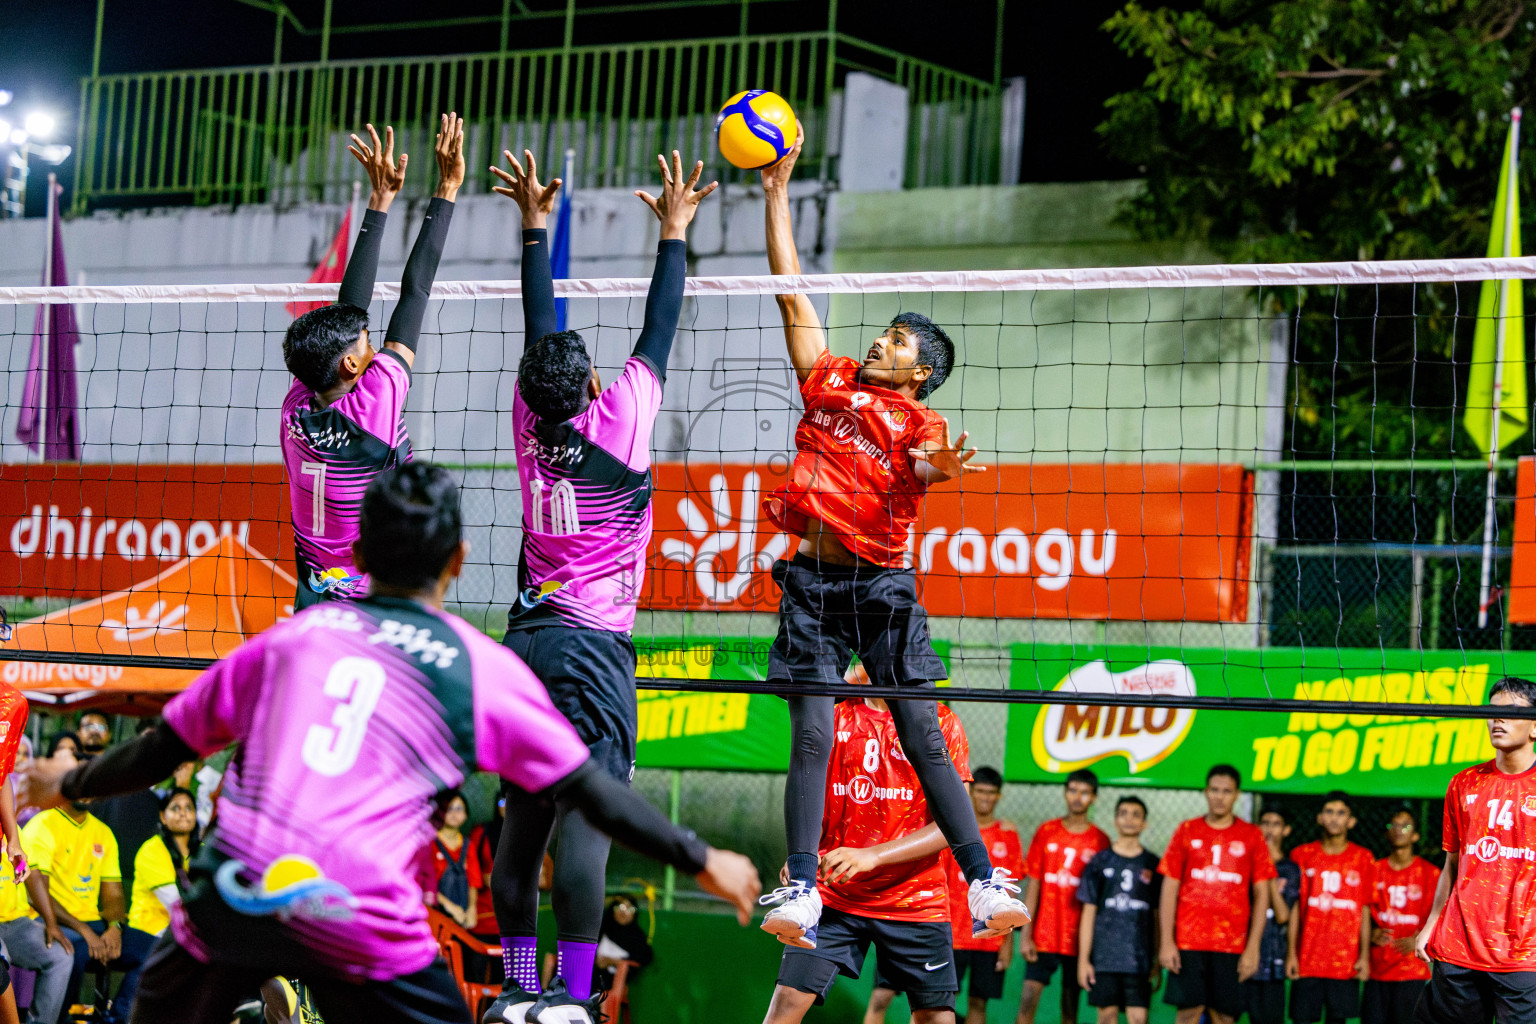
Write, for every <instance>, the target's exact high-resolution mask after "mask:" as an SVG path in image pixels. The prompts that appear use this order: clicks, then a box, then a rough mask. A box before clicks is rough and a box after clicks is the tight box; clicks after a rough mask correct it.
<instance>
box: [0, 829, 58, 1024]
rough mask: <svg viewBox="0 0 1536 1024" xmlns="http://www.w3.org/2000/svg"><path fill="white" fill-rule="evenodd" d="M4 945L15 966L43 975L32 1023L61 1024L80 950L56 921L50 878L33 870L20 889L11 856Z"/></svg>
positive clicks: (5, 877)
mask: <svg viewBox="0 0 1536 1024" xmlns="http://www.w3.org/2000/svg"><path fill="white" fill-rule="evenodd" d="M0 943H3V944H4V946H5V951H6V953H7V954H8V956H9V959H10V961H11V963H13V964H15V965H16V966H17V967H21V968H24V969H25V970H29V971H36V972H37V983H36V984H35V985H34V986H33V987H32V1005H31V1006H30V1007H28V1009H27V1022H28V1024H55V1022H56V1021H58V1019H59V1013H60V1011H62V1010H63V1009H64V993H65V991H66V990H67V989H68V988H69V975H70V971H71V969H72V968H73V967H74V962H75V959H74V949H73V947H72V946H71V945H70V942H69V940H68V939H67V938H65V937H64V932H63V930H62V929H61V928H60V927H59V923H58V919H57V918H55V917H54V914H53V902H52V901H51V900H50V899H49V898H48V881H47V879H45V878H44V877H43V876H42V875H41V874H39V873H38V872H37V871H35V870H31V871H28V873H27V879H26V882H25V883H24V884H23V885H17V884H16V875H15V873H14V872H13V871H12V870H11V864H10V859H9V858H5V857H0Z"/></svg>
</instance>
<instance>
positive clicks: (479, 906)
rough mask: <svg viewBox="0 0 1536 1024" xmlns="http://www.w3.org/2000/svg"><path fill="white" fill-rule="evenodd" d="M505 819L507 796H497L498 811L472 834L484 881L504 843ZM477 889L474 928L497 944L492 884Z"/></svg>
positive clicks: (473, 846) (471, 841)
mask: <svg viewBox="0 0 1536 1024" xmlns="http://www.w3.org/2000/svg"><path fill="white" fill-rule="evenodd" d="M506 820H507V799H506V797H503V796H498V797H497V798H496V811H495V813H494V814H493V815H492V817H491V820H490V821H488V822H486V823H485V824H484V825H476V826H475V827H474V829H473V830H472V831H471V832H470V833H469V845H470V848H471V849H472V850H473V851H474V855H475V860H476V861H477V862H478V863H479V865H480V879H481V881H482V882H483V881H484V880H485V879H487V878H490V877H491V862H492V860H493V859H494V858H495V856H496V846H497V844H498V843H500V842H501V829H502V826H503V825H504V824H506ZM475 892H476V900H475V927H474V928H473V929H472V930H473V931H474V933H475V934H476V935H478V936H480V937H481V938H483V939H485V940H486V941H487V942H491V943H495V942H496V941H498V940H499V938H500V932H499V930H498V929H497V927H496V908H495V907H494V906H492V904H491V887H490V886H489V885H481V886H480V887H479V888H478V889H477V890H475Z"/></svg>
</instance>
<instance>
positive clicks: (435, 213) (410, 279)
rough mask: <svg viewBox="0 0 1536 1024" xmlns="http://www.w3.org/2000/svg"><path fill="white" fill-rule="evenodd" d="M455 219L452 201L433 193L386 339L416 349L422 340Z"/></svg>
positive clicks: (402, 276) (413, 247) (406, 270)
mask: <svg viewBox="0 0 1536 1024" xmlns="http://www.w3.org/2000/svg"><path fill="white" fill-rule="evenodd" d="M452 221H453V204H452V203H451V202H449V201H448V200H446V199H439V198H437V197H435V196H434V197H433V199H432V201H431V202H430V203H428V204H427V215H426V217H425V218H423V219H422V222H421V231H420V232H419V233H417V235H416V244H415V245H414V246H412V247H411V258H410V259H408V260H406V261H405V273H404V274H402V275H401V276H400V301H399V302H398V303H396V304H395V313H394V315H393V316H391V317H390V318H389V329H388V330H386V331H385V332H384V340H385V341H386V342H389V341H398V342H399V343H400V344H402V345H404V346H405V347H406V348H408V349H410V350H411V351H412V352H415V351H416V344H417V342H419V341H420V340H421V321H422V319H423V318H424V317H425V316H426V315H427V298H428V296H430V295H431V294H432V280H433V278H435V277H437V264H438V261H439V260H441V259H442V258H443V243H445V242H446V241H448V225H449V224H450V223H452Z"/></svg>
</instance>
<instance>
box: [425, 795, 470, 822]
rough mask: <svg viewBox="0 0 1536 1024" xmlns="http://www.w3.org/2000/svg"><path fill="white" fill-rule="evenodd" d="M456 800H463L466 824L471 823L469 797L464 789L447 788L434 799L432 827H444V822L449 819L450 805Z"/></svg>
mask: <svg viewBox="0 0 1536 1024" xmlns="http://www.w3.org/2000/svg"><path fill="white" fill-rule="evenodd" d="M455 800H460V801H463V803H464V815H465V822H464V824H466V825H468V824H469V821H468V816H469V798H468V797H466V796H465V795H464V791H463V790H459V789H445V790H443V791H442V792H441V793H439V794H437V799H436V800H435V801H433V805H432V827H433V828H434V829H438V828H442V827H443V823H444V822H445V821H447V820H448V805H449V804H451V803H453V802H454V801H455Z"/></svg>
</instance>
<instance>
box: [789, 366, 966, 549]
mask: <svg viewBox="0 0 1536 1024" xmlns="http://www.w3.org/2000/svg"><path fill="white" fill-rule="evenodd" d="M858 373H859V363H858V361H857V360H854V359H848V358H846V357H835V356H833V355H832V354H831V353H830V352H823V353H822V354H821V356H820V357H819V358H818V359H817V360H816V365H815V368H814V369H812V371H811V375H810V376H809V377H807V378H806V379H805V380H804V381H803V382H801V384H800V395H801V397H802V398H803V399H804V400H805V415H804V416H802V417H801V418H800V425H799V426H798V427H797V428H795V448H796V449H797V450H798V454H797V455H796V456H795V464H794V466H793V467H791V469H790V471H789V479H788V480H787V481H786V482H785V483H784V486H782V487H779V488H778V489H776V490H774V491H773V492H772V493H771V494H769V495H768V496H767V497H766V498H764V499H763V514H764V515H766V516H767V517H768V519H769V520H770V521H771V522H772V523H773V524H774V525H775V526H778V527H779V528H780V529H782V530H784V531H785V532H786V533H792V534H795V535H796V536H800V535H802V534H804V533H805V530H806V525H807V521H808V520H809V519H820V520H821V521H822V522H823V523H825V524H826V525H827V528H828V529H829V530H831V531H832V532H833V533H834V534H836V535H837V538H838V539H839V540H840V541H842V543H843V545H844V546H845V547H847V548H848V550H849V551H851V552H853V553H854V554H855V555H857V556H858V557H860V558H862V559H864V560H865V561H869V562H874V563H876V564H877V565H883V566H887V567H889V568H898V567H900V566H902V565H905V564H906V555H907V540H908V536H909V534H910V533H911V530H912V526H913V524H914V523H916V522H917V505H918V502H919V501H921V500H922V497H923V493H924V492H925V491H926V490H927V485H926V484H924V483H923V481H922V480H921V479H919V478H918V475H917V472H916V470H915V469H914V468H913V463H912V456H910V455H909V454H907V452H908V450H909V449H912V448H920V447H922V445H923V444H925V443H926V442H928V441H941V440H943V437H944V418H943V417H942V416H940V415H939V414H938V413H936V412H934V411H933V410H932V409H930V408H928V407H927V406H926V405H924V404H923V403H921V402H919V401H917V400H915V399H911V398H907V397H906V396H904V395H901V394H899V393H897V392H895V391H888V390H886V389H885V388H880V387H874V386H872V385H868V384H860V383H859V382H858Z"/></svg>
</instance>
